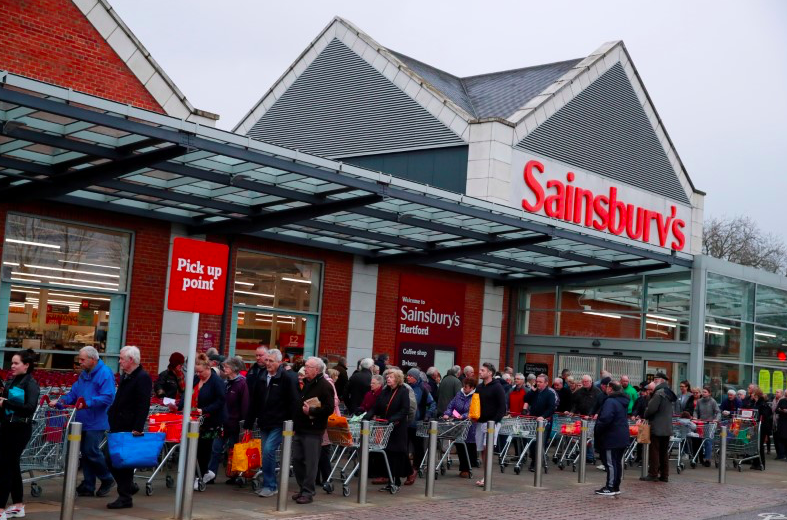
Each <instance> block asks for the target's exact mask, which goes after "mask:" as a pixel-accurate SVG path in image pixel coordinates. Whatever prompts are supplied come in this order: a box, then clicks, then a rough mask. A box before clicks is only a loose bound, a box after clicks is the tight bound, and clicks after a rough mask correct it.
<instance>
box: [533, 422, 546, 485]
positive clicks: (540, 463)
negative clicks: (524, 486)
mask: <svg viewBox="0 0 787 520" xmlns="http://www.w3.org/2000/svg"><path fill="white" fill-rule="evenodd" d="M533 462H534V463H535V469H536V474H535V475H534V476H533V486H535V487H541V472H542V471H543V469H544V419H543V418H541V417H539V418H538V427H537V428H536V460H534V461H533Z"/></svg>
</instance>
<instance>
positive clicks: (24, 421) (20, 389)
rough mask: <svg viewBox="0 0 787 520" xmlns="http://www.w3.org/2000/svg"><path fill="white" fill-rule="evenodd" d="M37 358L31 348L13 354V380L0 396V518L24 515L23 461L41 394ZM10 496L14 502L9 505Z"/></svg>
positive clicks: (11, 373) (11, 372) (11, 371)
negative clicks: (35, 375) (36, 376)
mask: <svg viewBox="0 0 787 520" xmlns="http://www.w3.org/2000/svg"><path fill="white" fill-rule="evenodd" d="M36 360H37V355H36V353H35V352H33V351H32V350H31V349H27V350H22V351H21V352H16V353H14V355H13V356H11V370H10V375H11V377H12V379H11V380H10V381H8V382H7V384H6V385H5V387H4V388H3V392H2V396H1V397H0V446H2V447H3V449H2V450H0V518H22V517H24V516H25V503H24V494H23V489H22V470H21V467H20V460H21V457H22V452H23V451H24V449H25V447H26V446H27V443H28V442H30V437H31V436H32V434H33V414H34V413H35V411H36V408H37V407H38V397H39V395H40V389H39V387H38V383H37V382H36V380H35V379H34V378H33V370H34V369H35V364H36ZM9 496H10V497H11V502H12V504H11V506H10V507H8V508H6V504H7V503H8V498H9Z"/></svg>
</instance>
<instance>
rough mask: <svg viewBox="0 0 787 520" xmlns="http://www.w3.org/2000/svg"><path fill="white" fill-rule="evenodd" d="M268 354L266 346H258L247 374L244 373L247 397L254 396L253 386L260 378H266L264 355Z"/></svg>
mask: <svg viewBox="0 0 787 520" xmlns="http://www.w3.org/2000/svg"><path fill="white" fill-rule="evenodd" d="M267 353H268V346H267V345H260V346H259V347H257V350H255V351H254V364H253V365H252V366H251V368H250V369H249V371H248V372H246V388H247V389H248V391H249V396H252V395H254V389H255V385H256V384H257V381H258V380H259V379H260V377H266V375H265V374H267V373H268V366H267V364H266V361H265V360H266V357H265V356H266V354H267Z"/></svg>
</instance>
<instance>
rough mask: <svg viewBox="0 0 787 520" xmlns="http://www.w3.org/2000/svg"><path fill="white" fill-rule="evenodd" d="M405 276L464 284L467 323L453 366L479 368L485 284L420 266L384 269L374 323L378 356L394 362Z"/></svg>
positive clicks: (381, 267) (379, 276)
mask: <svg viewBox="0 0 787 520" xmlns="http://www.w3.org/2000/svg"><path fill="white" fill-rule="evenodd" d="M403 272H407V273H413V274H417V275H419V276H426V277H429V278H432V279H435V280H445V281H447V282H455V283H464V284H465V321H464V325H463V330H462V338H463V339H462V345H461V348H460V349H459V351H458V352H457V353H456V354H457V356H456V359H455V360H454V362H455V363H456V364H458V365H467V364H470V365H473V366H476V367H477V366H478V361H479V360H480V358H481V324H482V318H483V316H482V315H483V305H484V280H483V278H476V277H472V276H464V275H459V274H454V273H449V272H447V271H440V270H437V269H429V268H425V267H418V266H402V267H400V266H387V265H381V266H380V269H379V272H378V278H377V308H376V309H377V310H376V314H375V319H374V347H373V349H372V351H373V353H374V354H375V355H377V354H381V353H386V354H388V355H389V356H390V358H391V360H392V361H395V356H394V351H395V347H396V324H397V308H398V305H397V303H398V300H399V278H400V276H401V274H402V273H403Z"/></svg>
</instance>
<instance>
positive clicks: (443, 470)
mask: <svg viewBox="0 0 787 520" xmlns="http://www.w3.org/2000/svg"><path fill="white" fill-rule="evenodd" d="M440 474H441V475H445V466H440Z"/></svg>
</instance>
